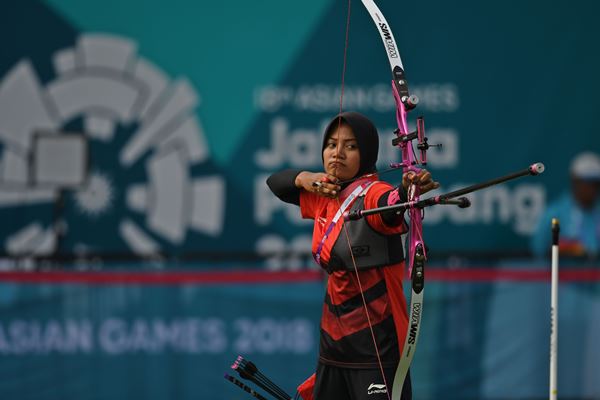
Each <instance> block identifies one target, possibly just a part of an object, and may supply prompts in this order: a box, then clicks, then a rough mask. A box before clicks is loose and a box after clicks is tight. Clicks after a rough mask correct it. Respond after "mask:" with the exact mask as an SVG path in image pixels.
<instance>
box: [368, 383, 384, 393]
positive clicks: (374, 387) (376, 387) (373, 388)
mask: <svg viewBox="0 0 600 400" xmlns="http://www.w3.org/2000/svg"><path fill="white" fill-rule="evenodd" d="M377 393H387V389H386V387H385V385H381V384H377V383H371V384H370V385H369V388H368V389H367V394H377Z"/></svg>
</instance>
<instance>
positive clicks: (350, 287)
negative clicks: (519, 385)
mask: <svg viewBox="0 0 600 400" xmlns="http://www.w3.org/2000/svg"><path fill="white" fill-rule="evenodd" d="M378 150H379V136H378V133H377V130H376V128H375V126H374V125H373V123H372V122H371V121H370V120H369V119H367V118H366V117H365V116H363V115H361V114H359V113H357V112H344V113H341V114H339V115H337V116H336V117H335V118H333V119H332V120H331V122H330V123H329V124H328V126H327V128H326V129H325V132H324V137H323V146H322V159H323V167H324V170H325V172H316V173H314V172H308V171H300V170H285V171H281V172H278V173H275V174H273V175H271V176H270V177H269V178H268V179H267V185H268V186H269V188H270V189H271V191H272V192H273V193H274V194H275V195H276V196H277V197H278V198H279V199H281V200H282V201H285V202H287V203H292V204H295V205H298V206H299V207H300V212H301V214H302V217H303V218H310V219H313V220H314V221H315V222H314V228H313V240H312V253H313V256H314V258H315V260H316V261H317V263H318V264H319V265H320V266H321V267H322V268H323V269H325V270H326V271H327V273H328V274H329V277H328V280H327V288H326V295H325V302H324V305H323V313H322V316H321V326H320V346H319V361H318V365H317V370H316V373H315V374H314V375H313V376H311V378H309V379H308V380H307V381H306V382H305V383H303V384H302V385H300V387H299V388H298V392H299V393H300V395H301V396H302V397H303V398H304V399H305V400H308V399H312V398H315V399H317V400H329V399H336V400H337V399H356V400H362V399H364V400H378V399H381V400H383V399H388V398H389V394H388V388H391V387H392V383H393V379H394V373H395V370H396V367H397V365H398V361H399V359H400V354H401V351H402V348H401V347H402V345H401V344H402V343H404V338H405V335H406V330H407V325H408V315H407V307H406V299H405V297H404V294H403V292H402V275H403V271H404V266H405V265H404V252H403V250H402V240H401V235H402V234H403V233H406V231H407V226H406V223H405V221H404V217H403V215H397V214H396V213H394V212H392V213H388V214H376V215H371V216H368V217H366V218H363V219H360V220H358V221H352V222H349V223H346V226H345V227H344V226H343V224H344V221H343V214H344V213H345V212H348V211H353V210H357V209H371V208H376V207H382V206H387V205H392V204H396V203H399V202H403V201H406V191H407V189H408V188H409V186H410V185H416V186H418V188H419V189H420V193H425V192H427V191H430V190H433V189H436V188H438V187H439V183H438V182H435V181H433V180H432V178H431V174H430V173H429V172H427V171H426V170H421V171H420V172H419V173H418V174H416V173H414V172H408V173H405V174H404V175H403V177H402V186H400V187H398V188H395V187H393V186H392V185H390V184H388V183H386V182H382V181H379V180H378V177H377V174H376V167H375V165H376V162H377V154H378ZM350 249H351V250H350ZM361 292H362V293H361ZM363 295H364V297H363ZM375 344H376V346H375ZM401 398H402V400H410V399H411V398H412V393H411V384H410V375H409V376H407V378H406V381H405V383H404V386H403V390H402V397H401Z"/></svg>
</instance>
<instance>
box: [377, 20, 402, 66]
mask: <svg viewBox="0 0 600 400" xmlns="http://www.w3.org/2000/svg"><path fill="white" fill-rule="evenodd" d="M379 28H381V33H382V34H383V40H384V42H385V47H386V48H387V51H388V54H389V56H390V58H398V51H397V50H396V44H395V43H394V39H393V38H392V34H391V33H390V30H389V28H388V27H387V25H386V24H384V23H382V22H380V23H379Z"/></svg>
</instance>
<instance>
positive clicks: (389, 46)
mask: <svg viewBox="0 0 600 400" xmlns="http://www.w3.org/2000/svg"><path fill="white" fill-rule="evenodd" d="M361 1H362V3H363V5H364V6H365V8H366V9H367V11H368V12H369V15H370V16H371V18H372V20H373V22H374V23H375V25H376V26H377V28H378V31H379V35H380V36H381V40H382V41H383V45H384V47H385V49H386V53H387V57H388V61H389V63H390V67H391V72H392V93H393V96H394V100H395V103H396V122H397V125H398V128H397V129H396V130H395V131H394V133H395V134H396V138H395V139H394V140H393V141H392V144H393V145H394V146H398V147H400V150H401V153H402V162H400V163H393V164H391V165H390V167H391V169H396V168H402V170H403V174H405V173H407V172H414V173H418V172H419V171H420V170H421V169H420V168H419V166H424V165H426V164H427V150H428V149H429V147H432V146H431V145H429V144H428V142H427V138H426V137H425V123H424V119H423V118H422V117H419V118H417V129H416V131H415V132H409V129H408V123H407V114H408V112H409V111H410V110H412V109H414V108H415V107H416V105H417V104H418V102H419V100H418V98H417V97H416V96H414V95H411V94H410V93H409V90H408V84H407V81H406V77H405V74H404V67H403V65H402V60H401V59H400V53H399V50H398V46H397V44H396V40H395V39H394V35H393V33H392V30H391V28H390V26H389V24H388V22H387V21H386V19H385V17H384V16H383V14H382V13H381V10H379V8H378V7H377V5H376V4H375V3H374V2H373V0H361ZM348 4H349V6H348V7H349V10H350V1H349V3H348ZM349 14H350V11H348V15H349ZM347 23H348V24H349V22H347ZM347 29H348V27H347ZM346 36H347V33H346ZM347 46H348V43H347V39H346V47H347ZM344 53H345V51H344ZM345 59H346V56H345V55H344V64H345ZM344 70H345V65H344ZM343 82H344V79H343V77H342V90H341V93H342V94H341V96H343ZM341 108H342V98H341V97H340V112H341ZM414 140H417V149H418V150H419V151H420V157H419V158H417V156H416V154H415V152H414V148H413V144H412V142H413V141H414ZM542 172H544V165H543V164H541V163H535V164H532V165H531V166H529V167H528V168H526V169H524V170H521V171H517V172H515V173H512V174H509V175H506V176H503V177H499V178H495V179H491V180H489V181H486V182H482V183H479V184H475V185H471V186H468V187H466V188H463V189H459V190H456V191H453V192H450V193H446V194H442V195H438V196H435V197H430V198H428V199H425V200H421V199H420V192H419V187H418V186H417V185H415V184H411V185H410V186H409V188H408V193H407V194H408V196H407V197H408V201H407V202H404V203H401V204H396V205H390V206H388V207H381V208H376V209H370V210H364V211H362V210H358V211H356V212H354V213H353V214H352V215H348V214H347V215H345V218H344V220H345V221H347V220H353V219H358V218H361V217H363V216H367V215H372V214H377V213H382V212H390V211H395V212H397V213H401V212H404V211H406V210H408V213H409V219H410V230H409V245H408V249H407V257H408V260H409V261H408V262H409V265H408V274H409V276H410V278H411V298H410V307H409V311H410V315H409V318H408V330H407V332H406V337H405V341H404V346H403V348H402V354H401V356H400V361H399V364H398V367H397V369H396V372H395V375H394V382H393V386H392V394H391V399H392V400H399V399H400V396H401V395H402V387H403V385H404V381H405V379H406V376H407V374H408V370H409V367H410V365H411V363H412V360H413V357H414V354H415V350H416V346H417V340H418V337H419V332H420V327H421V318H422V310H423V295H424V288H425V262H426V260H427V250H426V246H425V243H424V242H423V226H422V219H423V214H422V209H423V208H425V207H429V206H433V205H440V204H448V205H457V206H458V207H460V208H465V207H469V206H470V201H469V200H468V199H467V198H465V197H458V196H462V195H464V194H467V193H471V192H474V191H476V190H481V189H484V188H486V187H489V186H492V185H497V184H499V183H502V182H506V181H508V180H512V179H515V178H519V177H522V176H525V175H538V174H541V173H542ZM396 200H399V199H396ZM344 231H345V233H346V239H347V242H348V246H349V248H350V254H351V259H352V263H353V265H354V272H355V274H356V278H357V281H358V285H359V291H360V292H361V295H362V286H361V284H360V279H359V274H358V268H357V266H356V263H355V261H354V256H353V254H352V245H351V243H350V239H349V235H348V232H347V228H346V227H345V225H344ZM362 300H363V305H364V309H365V313H366V317H367V321H368V323H369V327H370V329H371V335H372V338H373V344H374V346H375V350H376V353H377V360H378V362H379V365H380V369H381V373H382V376H383V380H384V384H385V385H386V388H388V385H387V382H386V379H385V373H384V371H383V366H382V363H381V359H380V357H379V350H378V349H377V342H376V340H375V336H374V333H373V329H372V326H371V322H370V317H369V313H368V308H367V304H366V301H365V298H364V295H363V296H362ZM388 399H390V394H389V391H388Z"/></svg>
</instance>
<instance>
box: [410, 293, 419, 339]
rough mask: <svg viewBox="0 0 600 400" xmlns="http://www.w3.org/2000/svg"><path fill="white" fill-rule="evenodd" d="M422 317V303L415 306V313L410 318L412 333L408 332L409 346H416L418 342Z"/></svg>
mask: <svg viewBox="0 0 600 400" xmlns="http://www.w3.org/2000/svg"><path fill="white" fill-rule="evenodd" d="M420 316H421V303H415V304H414V305H413V312H412V314H411V318H410V332H408V344H415V342H416V341H417V330H418V329H419V318H420Z"/></svg>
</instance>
